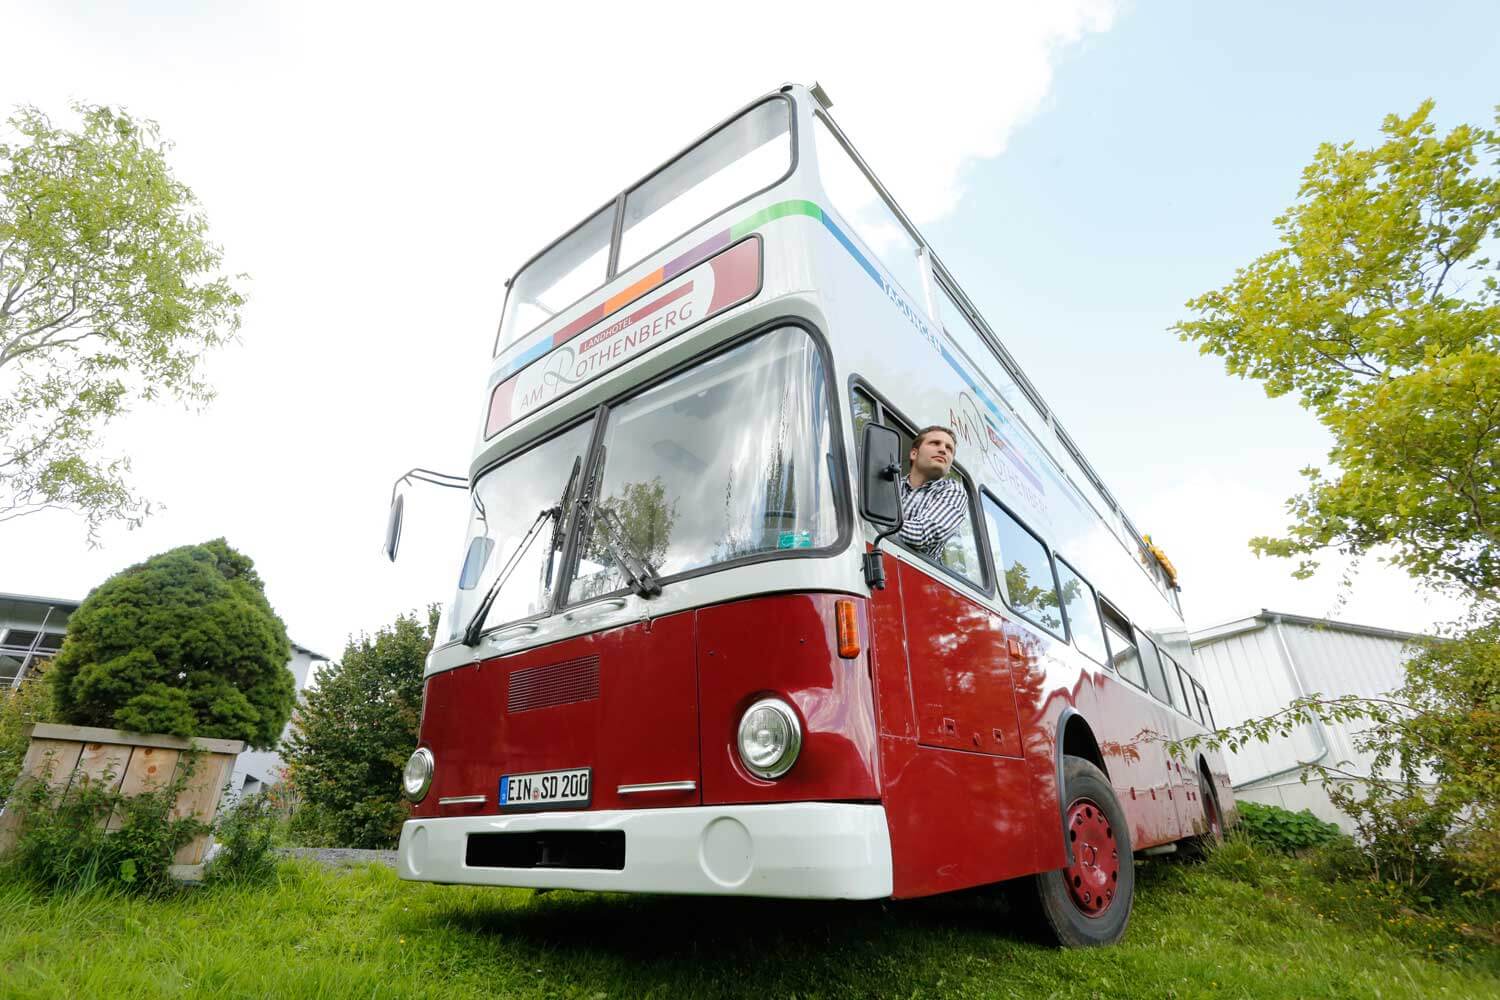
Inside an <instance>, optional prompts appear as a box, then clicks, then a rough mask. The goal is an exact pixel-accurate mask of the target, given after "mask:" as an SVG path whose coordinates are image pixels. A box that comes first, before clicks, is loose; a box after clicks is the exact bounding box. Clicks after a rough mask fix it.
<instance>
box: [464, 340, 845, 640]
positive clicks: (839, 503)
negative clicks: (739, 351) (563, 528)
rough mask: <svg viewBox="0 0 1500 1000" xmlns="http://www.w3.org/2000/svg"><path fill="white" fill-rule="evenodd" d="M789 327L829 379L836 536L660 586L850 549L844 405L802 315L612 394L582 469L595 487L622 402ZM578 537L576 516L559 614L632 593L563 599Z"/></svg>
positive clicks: (823, 348)
mask: <svg viewBox="0 0 1500 1000" xmlns="http://www.w3.org/2000/svg"><path fill="white" fill-rule="evenodd" d="M788 328H795V329H798V330H801V331H802V333H803V334H805V335H806V336H807V338H808V340H810V341H811V342H812V345H813V349H814V350H816V351H817V352H818V359H819V360H820V361H821V362H822V364H823V378H824V380H825V382H826V383H827V386H826V388H827V389H828V390H829V395H828V397H827V398H828V411H829V412H828V434H829V438H830V440H831V441H832V444H833V449H832V450H833V466H834V467H833V470H832V473H831V476H830V479H829V486H830V488H831V489H832V491H833V511H834V519H835V522H836V523H837V525H838V531H837V534H835V536H834V539H833V541H832V542H831V543H830V544H828V545H824V546H819V547H817V548H807V549H769V550H767V551H765V552H756V553H753V554H751V555H747V556H738V557H736V558H734V559H726V560H724V561H723V562H716V563H710V564H708V565H707V566H699V567H697V568H696V569H689V570H683V571H682V572H680V573H672V574H661V573H658V574H657V575H656V582H657V583H658V584H660V585H661V586H662V588H663V589H666V588H669V587H671V586H672V585H673V584H675V583H679V582H681V581H684V580H692V579H695V578H697V577H700V576H707V575H708V574H710V573H717V572H720V571H721V570H725V569H734V568H738V567H740V566H751V565H754V564H756V563H764V562H777V561H780V560H785V559H826V558H828V557H829V556H831V555H836V554H837V553H840V552H842V551H844V550H845V549H846V548H848V547H849V540H850V539H851V538H852V537H853V535H854V515H853V509H854V508H853V503H852V501H851V499H850V496H851V489H852V483H851V480H850V473H849V460H848V456H847V454H846V453H845V450H844V424H843V415H842V412H841V411H842V407H841V406H839V405H838V399H837V397H836V396H834V395H833V394H832V392H833V390H834V388H835V380H834V372H833V350H832V348H831V347H830V346H829V344H828V338H827V337H825V336H824V335H823V333H822V331H821V330H819V329H818V328H817V327H816V326H814V325H813V324H812V323H810V322H808V321H807V320H804V319H802V318H800V317H795V316H783V317H779V318H777V319H773V320H769V321H767V322H765V323H759V324H757V325H756V326H754V327H752V328H750V329H749V330H746V331H745V332H743V333H741V334H738V335H737V336H734V337H731V338H730V339H728V340H726V341H724V342H723V343H722V344H716V345H715V346H714V347H713V348H712V349H710V350H707V351H704V352H702V353H701V354H695V355H693V356H692V357H691V358H689V359H688V360H687V361H685V362H684V363H682V364H680V365H675V366H673V367H672V368H670V369H668V370H666V371H664V372H662V373H661V374H659V375H657V376H656V377H654V378H652V379H649V380H648V381H645V382H640V383H637V384H636V385H633V386H630V387H629V388H627V389H625V390H623V391H621V392H620V393H618V394H616V395H615V396H612V397H611V398H610V399H609V400H608V401H607V402H605V403H604V404H603V405H602V406H600V408H599V410H598V411H597V414H598V418H599V423H598V424H597V425H595V430H594V441H593V444H592V446H591V447H590V449H589V456H588V460H587V465H586V467H585V469H584V475H585V476H588V477H594V478H593V479H591V481H590V483H591V485H596V484H597V481H598V478H597V477H599V476H601V475H602V473H603V471H604V470H603V468H602V467H601V466H600V465H599V451H600V450H601V449H602V448H603V446H604V438H605V435H606V432H607V431H608V429H609V417H610V412H611V411H612V410H614V409H615V408H617V407H619V406H621V405H622V404H624V403H628V402H630V401H631V400H632V399H635V398H636V397H637V396H640V395H642V394H644V393H646V392H649V391H651V390H652V389H654V388H656V387H657V386H658V385H661V384H662V383H664V382H668V381H670V380H671V379H673V378H676V377H677V376H678V375H681V374H683V373H684V372H687V371H690V370H692V369H693V368H696V367H698V366H699V365H701V364H703V363H704V362H706V361H709V360H711V359H713V358H716V357H718V356H719V355H721V354H725V353H727V352H729V351H732V350H734V349H735V348H737V347H743V346H744V345H745V344H747V343H749V342H750V341H752V340H755V339H757V338H759V337H761V336H763V335H766V334H770V333H772V332H774V331H776V330H784V329H788ZM476 481H477V480H476ZM582 489H584V487H580V490H582ZM576 507H577V503H576V501H575V503H574V508H575V509H576ZM581 537H582V536H581V533H580V529H579V526H578V524H577V518H573V519H572V521H571V522H570V523H569V525H568V540H567V544H568V549H567V550H566V552H565V554H564V564H563V577H562V580H561V581H560V582H559V584H558V586H557V589H556V597H557V600H558V603H557V606H556V608H555V610H554V613H561V612H563V611H567V610H570V609H572V608H579V607H583V606H584V605H586V604H593V603H594V602H595V601H603V600H608V599H610V598H614V597H620V596H621V595H624V594H633V593H635V590H634V589H633V588H632V587H631V586H629V584H627V585H626V586H623V587H620V588H617V589H615V590H611V591H609V592H607V593H599V594H594V595H591V596H589V597H587V598H584V599H582V600H577V601H571V602H570V601H568V600H567V596H568V594H569V592H570V591H571V590H572V589H573V580H574V576H575V574H576V572H577V569H578V565H577V555H578V553H577V549H578V547H579V544H580V539H581ZM746 596H750V595H746Z"/></svg>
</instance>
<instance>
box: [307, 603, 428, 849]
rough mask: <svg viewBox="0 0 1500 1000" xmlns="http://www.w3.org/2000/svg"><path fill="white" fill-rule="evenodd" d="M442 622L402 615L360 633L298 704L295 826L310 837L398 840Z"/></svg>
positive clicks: (313, 842)
mask: <svg viewBox="0 0 1500 1000" xmlns="http://www.w3.org/2000/svg"><path fill="white" fill-rule="evenodd" d="M436 631H437V608H436V607H433V608H429V609H428V616H427V624H426V626H425V627H424V626H423V625H422V623H421V622H420V621H419V620H418V618H417V616H416V615H415V614H410V615H402V616H401V617H400V618H397V619H396V622H395V624H394V625H391V626H389V627H387V628H382V629H381V630H380V631H379V632H377V633H375V635H374V636H373V637H371V636H368V635H362V636H360V637H359V639H358V640H354V639H351V640H350V641H349V645H348V646H347V647H346V648H345V650H344V656H343V659H342V660H341V661H340V662H339V663H337V664H334V665H333V666H331V667H329V668H328V669H325V670H323V671H322V672H320V673H319V674H318V685H317V687H315V688H312V689H310V690H309V691H308V692H307V695H306V698H305V701H304V702H303V704H302V705H301V706H300V707H299V708H298V709H297V717H296V721H295V723H294V725H293V727H292V735H291V736H290V737H289V738H288V739H287V742H286V745H285V748H284V750H283V756H284V757H285V758H286V761H287V775H288V778H289V780H290V782H291V785H292V787H293V789H294V790H295V794H296V796H297V797H298V798H299V799H300V805H299V807H298V809H297V811H296V812H294V813H293V815H292V834H293V837H294V838H295V839H296V840H297V842H298V843H301V844H304V845H306V846H330V847H363V848H388V847H394V846H395V844H396V841H397V839H398V838H399V837H400V835H401V824H402V823H403V822H404V821H405V820H406V817H407V815H408V809H407V805H406V802H405V800H404V799H403V798H402V797H401V770H402V768H403V767H404V766H405V765H406V759H407V758H408V757H409V756H411V752H412V751H413V750H415V749H416V746H417V726H418V724H419V723H420V721H421V710H422V665H423V663H424V662H425V660H426V659H427V653H428V651H429V650H431V649H432V641H433V636H434V635H435V634H436Z"/></svg>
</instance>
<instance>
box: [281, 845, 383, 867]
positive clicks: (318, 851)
mask: <svg viewBox="0 0 1500 1000" xmlns="http://www.w3.org/2000/svg"><path fill="white" fill-rule="evenodd" d="M276 853H277V854H280V855H281V856H282V857H285V858H306V859H308V860H311V861H316V862H317V863H318V864H320V865H322V866H324V867H325V868H353V867H354V866H355V865H371V864H374V865H385V866H386V867H387V868H395V867H396V852H395V851H356V850H354V849H352V848H348V847H284V848H280V849H278V850H277V852H276Z"/></svg>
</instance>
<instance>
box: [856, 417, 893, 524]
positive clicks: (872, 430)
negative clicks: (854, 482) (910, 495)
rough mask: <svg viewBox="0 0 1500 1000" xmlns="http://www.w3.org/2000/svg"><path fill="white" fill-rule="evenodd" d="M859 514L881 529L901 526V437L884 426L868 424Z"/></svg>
mask: <svg viewBox="0 0 1500 1000" xmlns="http://www.w3.org/2000/svg"><path fill="white" fill-rule="evenodd" d="M859 470H860V489H859V512H860V514H861V515H862V516H863V517H864V518H865V520H867V521H869V522H870V523H872V524H878V525H880V526H881V527H882V528H899V527H900V526H901V482H900V479H901V437H900V435H898V434H897V433H896V432H895V431H894V430H892V429H891V428H889V427H886V426H885V425H884V424H866V425H865V439H864V444H863V447H862V448H861V450H860V463H859Z"/></svg>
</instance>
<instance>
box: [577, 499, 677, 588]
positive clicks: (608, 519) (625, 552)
mask: <svg viewBox="0 0 1500 1000" xmlns="http://www.w3.org/2000/svg"><path fill="white" fill-rule="evenodd" d="M595 510H597V511H598V512H599V514H600V515H602V516H599V517H595V518H594V524H596V525H598V526H599V527H602V528H603V529H604V544H605V545H606V546H608V547H609V554H610V555H612V556H614V557H615V565H617V566H619V567H620V570H621V572H623V573H624V574H625V577H626V579H627V580H629V581H630V587H631V589H632V590H634V591H635V592H636V593H637V594H640V595H641V596H642V597H655V596H656V595H657V594H660V593H661V581H659V580H658V579H657V577H656V569H655V567H653V566H652V565H651V560H649V559H647V558H646V557H645V556H643V555H641V554H640V553H638V552H636V550H635V549H634V548H633V547H632V546H631V544H630V540H629V538H628V537H627V536H626V534H625V529H624V528H622V527H621V526H620V515H618V514H616V513H615V512H614V511H613V510H611V509H610V508H608V507H606V506H604V505H603V504H599V505H597V506H596V507H595Z"/></svg>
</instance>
